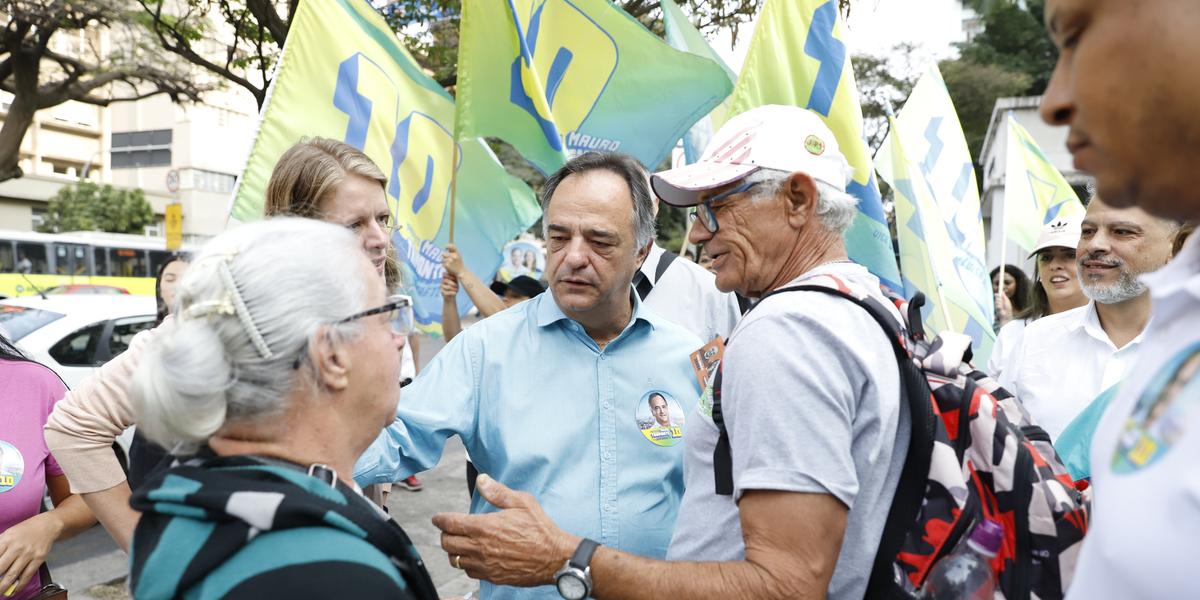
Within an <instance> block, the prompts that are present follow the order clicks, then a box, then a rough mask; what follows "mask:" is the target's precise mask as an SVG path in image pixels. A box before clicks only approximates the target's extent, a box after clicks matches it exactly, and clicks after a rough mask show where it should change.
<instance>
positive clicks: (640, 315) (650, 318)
mask: <svg viewBox="0 0 1200 600" xmlns="http://www.w3.org/2000/svg"><path fill="white" fill-rule="evenodd" d="M629 296H630V298H631V299H632V300H633V318H632V319H630V324H629V325H626V326H625V330H628V329H629V328H630V327H631V326H632V325H633V324H634V323H636V322H637V321H645V322H646V324H647V325H649V326H650V328H651V329H656V328H658V326H659V325H661V324H662V323H664V322H665V321H664V320H663V318H662V317H660V316H658V315H656V314H654V312H652V311H649V310H645V309H643V308H642V301H641V300H640V299H639V298H638V295H637V293H635V292H634V290H633V288H632V286H631V287H630V289H629ZM534 301H535V302H537V303H538V304H537V306H536V308H535V310H536V311H537V324H538V327H547V326H549V325H552V324H554V323H557V322H559V321H563V320H566V321H571V322H574V320H573V319H571V317H568V316H567V315H566V313H564V312H563V311H562V309H561V308H559V306H558V302H556V301H555V299H554V290H553V289H548V290H546V291H545V293H542V294H539V295H538V297H537V298H534ZM622 335H624V333H622Z"/></svg>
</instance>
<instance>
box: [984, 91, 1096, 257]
mask: <svg viewBox="0 0 1200 600" xmlns="http://www.w3.org/2000/svg"><path fill="white" fill-rule="evenodd" d="M1006 161H1007V162H1006V164H1005V173H1004V228H1005V232H1006V233H1005V235H1006V236H1007V237H1008V239H1010V240H1012V241H1013V243H1015V244H1017V245H1018V246H1020V247H1021V248H1024V249H1025V251H1026V252H1032V251H1033V247H1034V245H1036V244H1037V239H1038V236H1039V235H1041V234H1042V228H1043V227H1045V225H1046V224H1047V223H1049V222H1050V221H1053V220H1054V219H1056V218H1058V217H1069V216H1072V215H1081V216H1082V215H1083V213H1084V208H1083V203H1082V202H1080V201H1079V196H1077V195H1076V194H1075V190H1073V189H1071V184H1069V183H1067V180H1066V178H1064V177H1063V176H1062V173H1059V172H1058V169H1056V168H1054V165H1053V164H1051V163H1050V160H1049V159H1047V158H1046V155H1045V154H1044V153H1043V152H1042V149H1041V148H1039V147H1038V145H1037V142H1035V141H1033V137H1031V136H1030V135H1029V132H1028V131H1025V128H1024V127H1021V124H1020V123H1017V120H1016V119H1014V118H1013V116H1012V114H1011V113H1010V114H1009V115H1008V149H1007V153H1006Z"/></svg>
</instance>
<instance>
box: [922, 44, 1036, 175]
mask: <svg viewBox="0 0 1200 600" xmlns="http://www.w3.org/2000/svg"><path fill="white" fill-rule="evenodd" d="M939 67H940V68H941V70H942V78H943V79H945V80H946V89H948V90H949V91H950V97H951V99H953V100H954V110H955V111H956V112H958V120H959V122H960V123H962V127H963V135H964V136H966V138H967V147H968V148H970V149H971V156H973V157H975V160H976V162H978V161H979V160H980V156H979V153H980V151H981V150H982V148H983V138H984V136H986V135H987V128H988V123H989V122H990V121H991V119H992V108H993V107H994V106H995V105H996V99H997V98H1004V97H1007V96H1019V95H1021V94H1023V93H1025V90H1027V89H1028V88H1029V84H1030V80H1031V79H1032V78H1031V77H1030V76H1029V75H1027V74H1025V73H1020V72H1018V71H1014V70H1011V69H1008V68H1005V67H1003V66H1000V65H989V64H979V63H975V62H971V61H968V60H961V59H960V60H950V61H943V62H942V63H941V64H940V65H939Z"/></svg>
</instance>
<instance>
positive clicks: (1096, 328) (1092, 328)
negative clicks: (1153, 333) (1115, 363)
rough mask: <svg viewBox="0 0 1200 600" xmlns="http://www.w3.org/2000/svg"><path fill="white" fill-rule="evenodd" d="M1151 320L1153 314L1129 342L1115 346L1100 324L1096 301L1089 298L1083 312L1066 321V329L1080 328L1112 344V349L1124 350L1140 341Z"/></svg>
mask: <svg viewBox="0 0 1200 600" xmlns="http://www.w3.org/2000/svg"><path fill="white" fill-rule="evenodd" d="M1153 320H1154V316H1153V315H1151V317H1150V320H1148V321H1146V326H1145V327H1143V328H1142V330H1141V331H1140V332H1138V334H1137V337H1135V338H1133V339H1132V340H1129V343H1128V344H1125V347H1124V348H1117V347H1116V344H1113V343H1112V339H1111V338H1109V337H1108V333H1106V332H1105V331H1104V327H1103V326H1102V325H1100V313H1099V312H1098V311H1097V310H1096V301H1095V300H1089V301H1088V303H1087V306H1085V307H1083V313H1082V314H1080V315H1079V316H1078V318H1077V319H1075V320H1074V322H1073V323H1068V324H1067V329H1068V330H1070V331H1078V330H1079V329H1081V328H1082V329H1083V331H1084V332H1085V333H1087V334H1088V335H1090V336H1092V337H1094V338H1096V339H1097V340H1100V341H1101V342H1104V343H1105V344H1108V345H1109V346H1112V347H1113V348H1114V349H1117V350H1124V349H1125V348H1132V347H1134V346H1136V345H1138V344H1140V343H1141V342H1142V336H1143V335H1145V334H1146V330H1147V329H1150V321H1153Z"/></svg>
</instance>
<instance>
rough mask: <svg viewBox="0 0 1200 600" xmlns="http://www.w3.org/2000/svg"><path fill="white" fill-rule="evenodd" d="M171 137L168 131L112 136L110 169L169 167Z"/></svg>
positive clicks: (123, 133) (158, 130)
mask: <svg viewBox="0 0 1200 600" xmlns="http://www.w3.org/2000/svg"><path fill="white" fill-rule="evenodd" d="M171 135H172V132H171V130H170V129H156V130H153V131H125V132H121V133H114V134H112V168H114V169H130V168H140V167H168V166H170V165H171Z"/></svg>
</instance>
